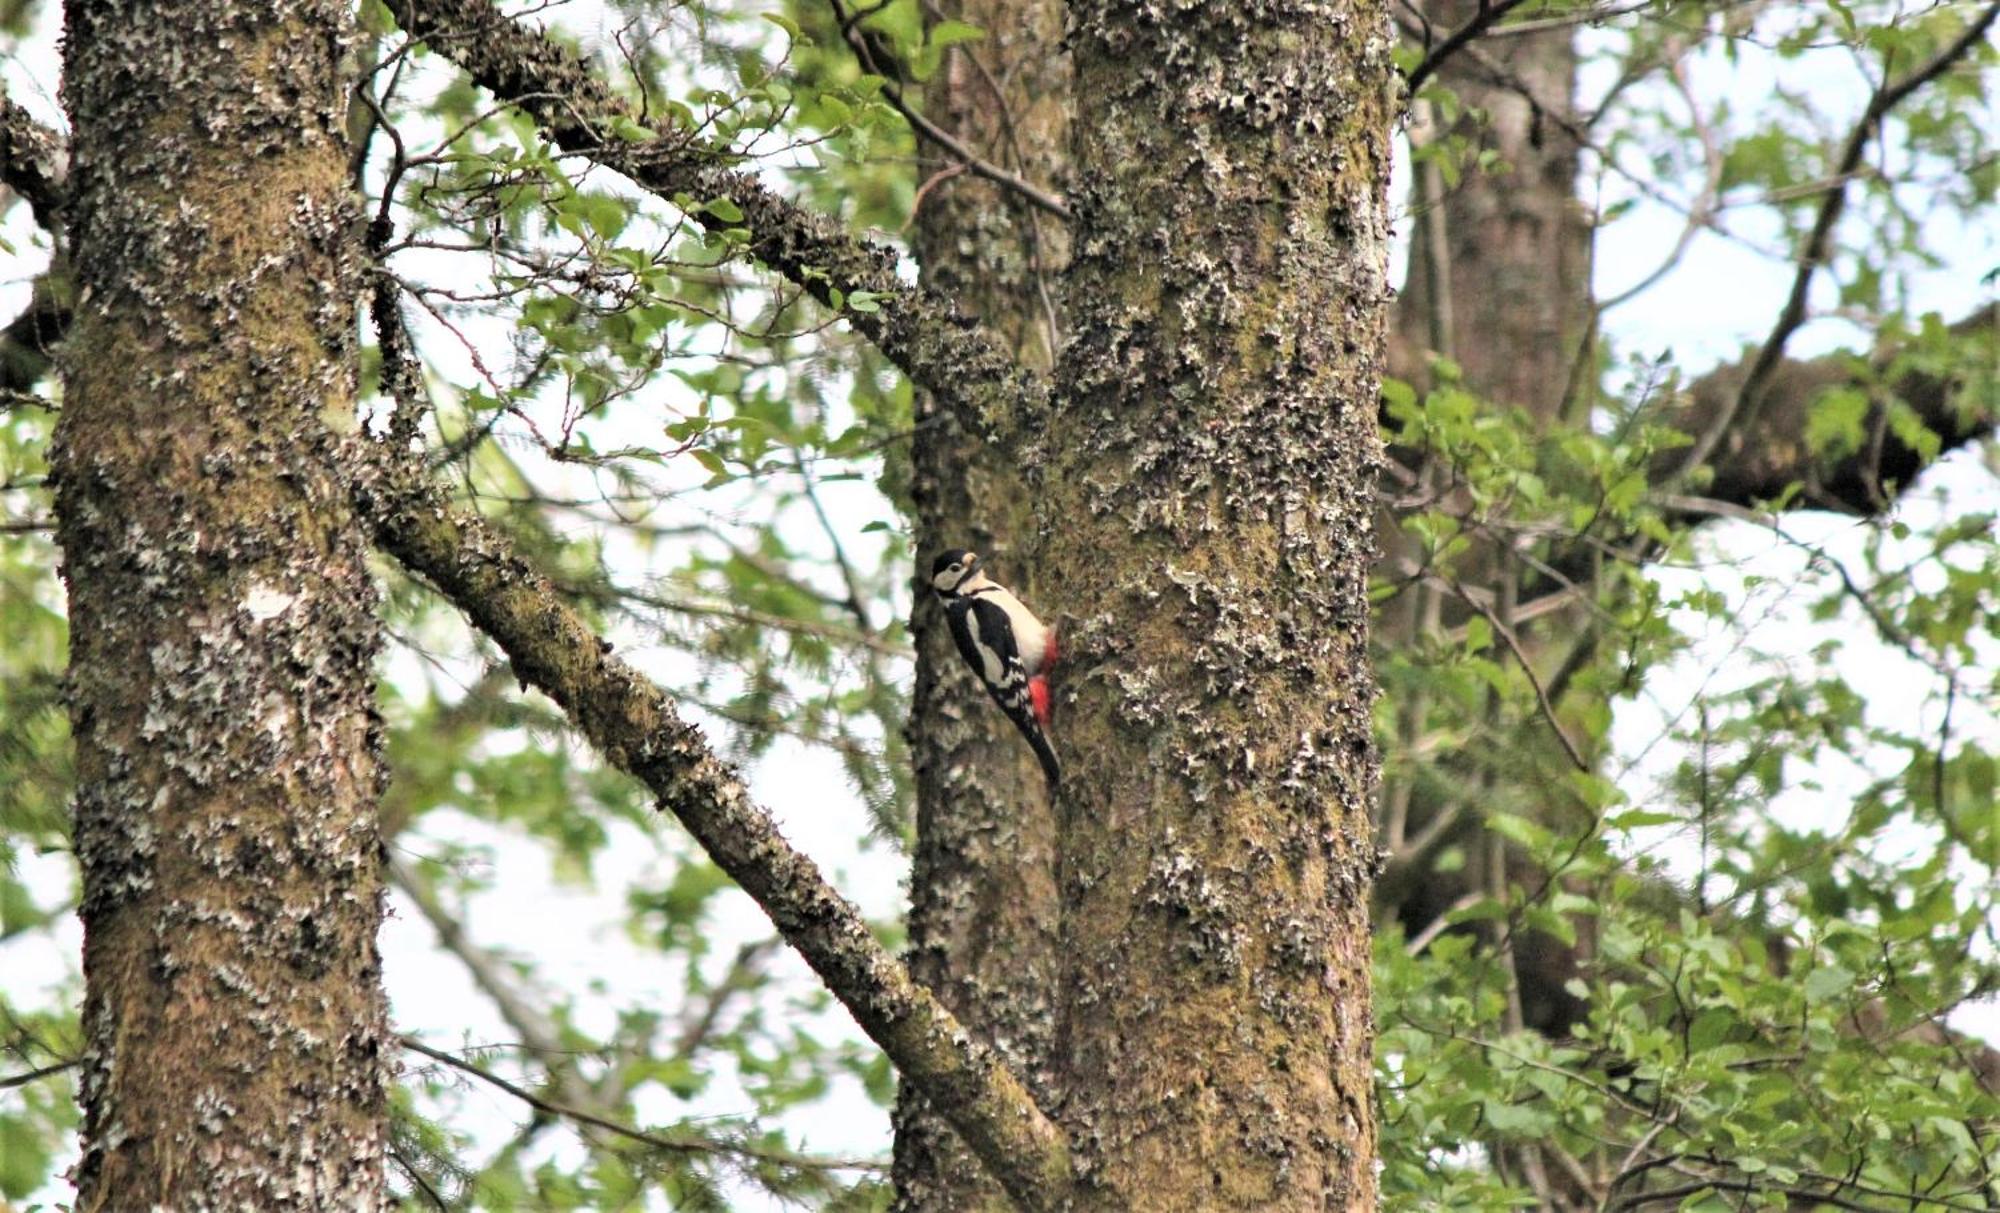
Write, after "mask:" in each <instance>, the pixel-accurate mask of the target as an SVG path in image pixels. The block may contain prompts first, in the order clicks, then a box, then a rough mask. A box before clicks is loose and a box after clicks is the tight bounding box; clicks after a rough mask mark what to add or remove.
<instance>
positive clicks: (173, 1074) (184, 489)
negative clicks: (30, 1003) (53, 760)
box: [54, 0, 388, 1213]
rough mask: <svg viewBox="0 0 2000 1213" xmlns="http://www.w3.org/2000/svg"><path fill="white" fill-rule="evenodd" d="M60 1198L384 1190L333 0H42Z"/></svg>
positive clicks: (343, 1206)
mask: <svg viewBox="0 0 2000 1213" xmlns="http://www.w3.org/2000/svg"><path fill="white" fill-rule="evenodd" d="M67 18H68V29H67V40H66V56H65V80H64V86H63V87H64V98H65V102H66V104H67V106H68V109H69V114H70V119H71V124H72V129H73V131H74V144H73V147H74V171H73V186H74V193H73V207H74V209H73V214H72V227H71V232H72V236H73V240H74V254H75V261H74V264H75V271H76V274H77V279H78V282H79V284H80V288H81V298H82V300H83V302H82V303H81V304H80V306H79V307H78V309H77V313H76V318H75V325H74V327H73V329H72V330H71V333H70V335H69V338H68V342H67V345H66V347H65V349H64V353H63V359H62V362H63V367H64V374H65V378H64V398H63V413H62V421H61V426H60V430H59V434H58V442H57V449H56V452H55V457H54V468H55V479H56V484H57V510H58V517H59V520H60V538H61V541H62V545H63V551H64V560H65V575H66V578H67V581H68V585H69V595H70V621H71V636H72V638H73V639H72V652H71V673H70V705H71V718H72V721H73V726H74V731H75V736H76V750H77V763H78V768H79V775H80V782H81V790H80V792H79V795H78V800H77V808H76V846H77V852H78V855H79V858H80V859H81V861H82V865H83V903H82V906H81V915H82V918H83V921H84V926H85V944H84V976H85V982H86V989H87V992H86V999H85V1006H84V1012H83V1024H84V1029H85V1032H86V1034H87V1048H88V1054H87V1057H86V1059H85V1062H84V1071H83V1078H82V1082H81V1095H82V1102H83V1107H84V1126H83V1156H82V1160H81V1162H80V1163H79V1164H78V1166H77V1168H76V1173H75V1175H76V1183H77V1190H78V1191H77V1204H76V1207H77V1208H79V1209H87V1210H97V1209H126V1208H137V1207H142V1206H143V1207H155V1206H157V1207H162V1208H175V1209H195V1208H236V1209H248V1208H256V1209H273V1210H275V1209H326V1210H341V1211H343V1213H349V1211H352V1210H366V1209H375V1208H378V1207H380V1204H381V1201H382V1196H383V1150H384V1141H385V1137H386V1133H387V1128H388V1107H387V1101H386V1099H385V1085H386V1084H385V1079H386V1076H387V1065H388V1062H387V1059H386V1058H385V1056H384V1048H385V1043H386V1033H387V1025H386V1010H385V1006H384V1001H383V996H382V989H381V982H380V977H381V974H380V964H379V960H378V958H377V953H376V946H375V932H376V927H377V925H378V923H379V921H380V919H381V882H380V873H379V869H378V865H379V861H380V847H379V843H378V840H377V834H376V821H375V809H376V802H377V799H378V795H379V791H380V788H379V784H380V780H381V774H382V767H381V763H380V760H379V755H378V752H377V750H378V738H377V733H378V722H377V719H376V715H375V708H374V698H373V663H374V658H375V655H376V650H377V638H378V625H377V622H376V619H375V610H376V606H377V595H376V590H375V586H374V583H373V581H372V579H371V578H370V576H369V573H368V570H367V567H366V564H365V562H364V555H365V552H366V543H365V541H364V540H365V537H364V536H363V534H362V533H361V531H360V530H359V529H358V528H357V527H356V525H355V523H354V519H353V517H352V515H351V511H350V508H349V505H348V486H347V485H346V484H345V483H344V481H343V479H342V477H341V468H342V466H343V463H344V460H345V457H346V456H345V452H343V451H342V450H341V449H340V448H341V440H340V438H339V437H338V436H337V434H336V431H337V430H348V431H351V430H352V429H353V426H354V391H355V367H356V360H355V347H354V342H355V313H354V304H353V301H354V296H355V291H356V289H357V276H356V273H355V262H354V260H353V254H354V248H355V240H354V223H355V218H356V216H355V211H354V208H353V206H352V203H351V201H350V198H349V196H348V193H347V182H346V151H345V148H344V146H343V140H342V125H341V123H342V117H343V115H344V112H345V91H344V90H345V84H346V81H345V80H344V79H343V78H342V76H341V74H340V71H339V66H340V58H341V54H342V51H343V49H344V45H345V44H344V41H343V33H344V31H345V29H346V27H347V20H348V7H347V6H346V5H342V4H337V3H327V2H323V0H290V2H285V3H277V4H272V5H234V4H221V5H210V6H192V7H189V6H172V7H162V6H137V7H134V6H131V5H124V4H109V3H99V2H93V0H80V2H76V3H72V4H70V5H69V7H68V10H67Z"/></svg>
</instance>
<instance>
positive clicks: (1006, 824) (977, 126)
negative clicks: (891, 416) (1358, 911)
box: [895, 0, 1069, 1211]
mask: <svg viewBox="0 0 2000 1213" xmlns="http://www.w3.org/2000/svg"><path fill="white" fill-rule="evenodd" d="M942 11H943V12H944V13H945V15H947V16H950V17H955V18H957V19H959V20H963V21H968V22H971V23H972V24H973V25H976V26H979V27H980V28H981V29H983V30H985V31H987V36H986V37H985V38H984V39H981V40H980V41H978V42H976V43H973V44H970V45H966V46H963V47H960V48H959V49H957V50H954V51H953V52H952V53H951V54H950V55H949V56H948V57H947V58H946V60H945V62H944V64H943V66H942V69H941V70H940V71H939V72H938V73H937V75H935V76H934V77H933V78H932V79H931V80H930V81H929V82H928V84H927V85H926V86H925V89H924V110H925V115H926V117H928V118H929V119H930V121H931V122H933V123H936V124H937V125H938V126H939V127H941V128H942V129H944V130H945V131H947V132H949V133H950V134H951V135H953V136H954V137H956V138H957V139H958V140H959V141H960V142H961V143H963V144H965V145H967V146H969V147H970V148H971V149H972V150H974V151H975V152H976V153H977V154H978V155H979V156H981V157H982V158H984V159H986V160H987V161H989V162H991V163H994V164H997V165H999V166H1001V167H1002V168H1003V169H1005V170H1008V171H1011V172H1013V173H1015V174H1017V175H1019V176H1021V177H1024V178H1026V179H1027V180H1029V181H1032V182H1035V183H1037V184H1040V185H1043V186H1052V185H1059V184H1060V181H1061V178H1062V176H1063V172H1064V168H1065V164H1066V161H1067V155H1066V153H1067V150H1068V149H1067V128H1068V112H1069V110H1068V107H1069V59H1068V57H1067V56H1066V55H1064V54H1062V53H1061V51H1060V49H1059V43H1060V41H1061V39H1062V28H1063V7H1062V4H1061V2H1060V0H963V2H960V3H952V4H949V5H947V6H946V7H945V9H944V10H942ZM920 171H921V172H922V173H923V174H925V182H926V183H927V184H928V188H927V189H926V190H925V193H924V195H923V200H922V202H921V203H920V206H919V209H918V212H917V216H916V233H917V239H916V247H917V256H918V260H919V262H920V264H921V265H922V267H923V281H924V284H925V285H926V286H927V287H930V288H932V289H934V290H936V291H937V292H938V294H940V295H941V296H943V297H945V298H949V299H951V300H953V301H954V303H955V304H956V305H957V307H958V309H959V310H960V311H961V312H964V313H967V314H969V315H971V316H975V317H977V318H978V319H979V320H980V321H981V323H982V325H983V326H984V327H985V329H986V330H987V332H989V333H991V334H992V335H993V337H994V338H995V339H996V340H998V341H1000V342H1002V343H1004V344H1005V345H1006V346H1007V347H1009V348H1010V349H1011V350H1012V352H1013V353H1014V355H1015V357H1017V358H1018V359H1019V360H1020V361H1021V362H1022V364H1023V365H1025V366H1029V367H1032V368H1034V369H1035V370H1037V371H1046V370H1047V369H1048V368H1049V366H1050V364H1051V362H1052V361H1053V359H1054V357H1055V349H1056V346H1057V343H1058V340H1059V334H1058V332H1057V325H1058V324H1059V323H1060V319H1059V315H1058V313H1057V304H1056V299H1055V295H1056V292H1057V290H1058V289H1059V287H1060V274H1061V270H1062V268H1063V262H1064V260H1065V258H1066V248H1067V233H1066V232H1065V231H1064V230H1063V225H1062V224H1061V223H1059V222H1057V221H1056V220H1054V219H1053V218H1051V217H1049V216H1047V215H1045V214H1043V213H1041V212H1039V211H1037V210H1035V209H1034V208H1033V207H1032V206H1030V205H1029V204H1027V203H1026V202H1024V201H1022V200H1021V199H1020V198H1019V197H1018V196H1016V195H1014V194H1012V193H1011V192H1009V191H1008V190H1006V189H1003V188H1002V187H1000V186H996V185H994V184H993V183H991V182H990V181H987V180H984V179H982V178H979V177H977V176H974V175H973V174H971V173H967V172H954V171H953V170H952V169H951V168H950V167H949V165H948V164H946V165H943V166H939V165H937V163H936V162H935V161H932V160H930V159H928V158H927V159H926V160H925V161H924V162H923V168H922V169H921V170H920ZM934 172H936V173H946V174H950V175H948V176H932V175H931V174H932V173H934ZM919 409H920V411H921V414H922V419H923V420H924V421H925V422H926V424H924V425H923V426H922V427H921V428H920V429H919V430H918V432H917V436H916V440H915V442H914V444H913V449H912V452H911V458H912V465H913V466H912V479H911V495H912V497H913V499H914V504H915V506H916V534H917V552H918V560H917V565H918V569H919V570H920V571H921V570H923V569H925V568H928V561H929V558H930V555H931V554H932V553H933V552H936V551H939V550H942V549H944V548H948V547H970V548H973V549H975V550H977V551H979V552H980V553H981V554H982V555H984V556H985V557H986V558H987V559H988V560H989V561H990V563H991V564H992V566H993V567H994V569H995V570H996V574H995V575H996V576H999V577H1001V578H1002V579H1003V580H1004V581H1006V583H1007V584H1008V585H1010V586H1011V587H1012V588H1014V589H1015V590H1016V591H1017V592H1019V593H1020V594H1021V595H1022V596H1023V597H1024V599H1025V600H1026V601H1027V602H1029V603H1031V604H1036V605H1040V604H1041V602H1042V598H1041V594H1040V589H1041V587H1040V584H1039V582H1038V581H1037V579H1036V578H1035V576H1034V570H1035V569H1036V568H1037V567H1038V565H1039V561H1038V560H1037V558H1036V556H1037V553H1036V551H1035V545H1036V541H1037V538H1038V529H1037V526H1036V515H1037V506H1038V503H1037V502H1036V501H1035V500H1034V498H1033V497H1031V496H1030V495H1029V493H1028V489H1027V486H1026V485H1025V484H1023V483H1022V481H1021V478H1020V476H1019V475H1018V472H1017V469H1016V467H1015V464H1014V461H1013V456H1012V452H1011V450H1010V449H1008V448H1006V447H1003V446H1000V445H996V444H995V443H992V442H989V441H986V440H984V439H983V438H982V437H981V436H980V435H979V434H977V433H975V432H973V430H972V429H971V428H970V427H967V426H965V425H963V424H960V423H959V421H958V419H957V418H956V417H955V416H954V415H953V414H952V413H951V412H950V411H949V410H947V409H946V408H945V407H944V406H943V405H942V404H941V403H940V402H939V401H938V400H937V399H936V398H935V397H934V396H932V395H931V394H930V393H923V394H922V395H921V396H920V397H919ZM911 631H912V633H913V634H914V636H915V639H916V648H917V670H916V685H915V689H914V691H913V696H912V701H911V709H910V751H911V754H912V755H913V756H914V759H915V768H916V771H915V773H916V788H917V844H916V849H915V851H914V853H913V855H912V871H911V877H910V918H909V927H910V950H909V962H910V969H911V972H912V974H913V975H915V977H916V978H917V980H919V981H921V982H923V983H924V984H925V985H928V986H930V987H931V988H932V989H933V990H935V991H937V994H938V998H939V1000H940V1001H942V1002H943V1003H944V1004H945V1005H946V1006H947V1007H949V1008H950V1009H951V1010H952V1012H953V1013H954V1014H956V1015H957V1016H958V1017H959V1019H960V1021H961V1022H963V1023H964V1024H965V1025H966V1026H967V1027H968V1028H970V1029H972V1030H973V1031H975V1032H977V1033H979V1035H980V1036H981V1037H982V1038H983V1039H985V1040H986V1041H988V1042H990V1043H991V1044H992V1045H993V1047H994V1049H995V1050H996V1051H997V1052H998V1053H999V1055H1000V1056H1001V1058H1002V1059H1004V1060H1005V1061H1006V1063H1007V1065H1008V1067H1009V1068H1010V1069H1012V1070H1013V1071H1014V1072H1015V1073H1016V1074H1018V1075H1020V1076H1021V1077H1022V1078H1023V1079H1024V1080H1025V1081H1026V1082H1027V1084H1028V1087H1029V1090H1030V1091H1031V1092H1033V1094H1034V1095H1035V1097H1036V1099H1037V1100H1038V1101H1039V1102H1040V1103H1041V1104H1042V1106H1043V1107H1050V1106H1053V1098H1052V1097H1053V1096H1054V1094H1055V1083H1054V1081H1053V1074H1052V1071H1051V1065H1052V1062H1053V1051H1054V1048H1053V1047H1054V1039H1055V1023H1056V988H1057V982H1058V978H1059V975H1060V968H1061V966H1060V954H1059V951H1058V946H1059V942H1060V939H1059V930H1060V925H1061V921H1062V905H1061V900H1060V896H1059V893H1058V889H1057V885H1056V834H1057V830H1056V819H1055V813H1054V806H1053V805H1052V804H1051V803H1050V801H1049V799H1048V797H1047V795H1046V793H1045V792H1044V791H1043V781H1042V774H1041V770H1040V768H1039V767H1038V766H1037V764H1036V762H1035V760H1034V758H1033V756H1032V754H1031V752H1030V751H1029V750H1028V748H1027V747H1026V746H1025V745H1023V744H1022V743H1021V739H1020V737H1019V735H1018V734H1016V733H1015V731H1014V728H1013V725H1012V724H1011V723H1009V722H1008V720H1007V718H1006V717H1005V716H1004V715H1002V714H1001V713H1000V712H998V711H995V710H994V709H993V706H992V704H991V703H990V702H988V700H987V697H986V694H985V692H984V691H983V690H981V689H980V687H979V685H978V683H977V681H976V680H975V679H974V678H973V677H972V675H971V672H970V671H969V670H968V669H967V668H966V666H965V663H964V661H963V660H962V659H960V657H959V655H958V653H957V651H956V650H955V649H954V648H953V647H952V642H951V638H950V636H949V634H948V633H947V632H946V630H945V627H944V618H943V614H942V612H940V611H939V610H938V609H937V605H936V603H935V602H934V601H933V600H932V596H931V594H930V593H929V591H928V589H927V588H926V587H922V586H920V587H919V590H918V594H917V598H916V609H915V611H914V612H913V616H912V619H911ZM1056 736H1057V741H1056V744H1057V746H1058V747H1060V746H1061V745H1062V741H1061V733H1060V730H1058V731H1057V734H1056ZM895 1124H896V1166H895V1180H896V1192H897V1199H898V1202H899V1207H900V1208H904V1209H909V1210H919V1209H921V1210H936V1211H956V1210H974V1209H987V1210H999V1209H1006V1208H1011V1207H1012V1206H1011V1203H1010V1202H1009V1201H1008V1200H1007V1199H1006V1196H1005V1194H1004V1193H1003V1192H1002V1191H1001V1190H1000V1188H999V1186H998V1185H997V1184H996V1183H995V1182H994V1181H993V1179H992V1178H991V1177H990V1176H989V1175H988V1173H987V1172H986V1171H985V1170H984V1169H983V1168H982V1167H980V1166H979V1164H978V1162H977V1160H975V1159H974V1158H973V1157H972V1156H971V1155H970V1154H969V1153H968V1152H967V1151H966V1150H965V1148H964V1146H963V1145H961V1144H960V1143H959V1142H958V1140H957V1138H956V1136H955V1135H954V1134H952V1133H951V1132H950V1131H949V1129H948V1128H947V1126H946V1125H945V1124H944V1122H943V1120H942V1119H941V1118H940V1117H938V1116H937V1115H935V1114H934V1113H932V1112H931V1111H930V1110H929V1108H928V1105H927V1102H926V1101H925V1100H924V1098H923V1096H922V1094H921V1092H919V1091H918V1090H917V1089H916V1088H915V1087H914V1086H909V1085H906V1086H904V1087H903V1088H902V1089H901V1090H900V1091H899V1092H898V1096H897V1108H896V1121H895Z"/></svg>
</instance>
